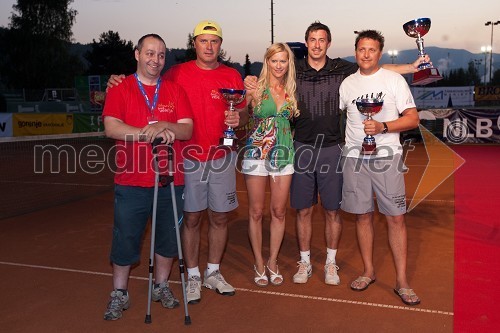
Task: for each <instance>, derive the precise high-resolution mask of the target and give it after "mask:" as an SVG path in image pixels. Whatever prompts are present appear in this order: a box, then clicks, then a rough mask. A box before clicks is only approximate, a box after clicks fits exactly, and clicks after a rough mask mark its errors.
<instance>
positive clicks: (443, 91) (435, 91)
mask: <svg viewBox="0 0 500 333" xmlns="http://www.w3.org/2000/svg"><path fill="white" fill-rule="evenodd" d="M410 89H411V93H412V95H413V99H414V100H415V104H416V105H417V108H419V109H428V108H454V107H470V106H474V105H475V104H474V86H470V87H424V86H423V87H411V88H410Z"/></svg>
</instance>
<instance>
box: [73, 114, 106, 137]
mask: <svg viewBox="0 0 500 333" xmlns="http://www.w3.org/2000/svg"><path fill="white" fill-rule="evenodd" d="M73 116H74V117H75V118H74V126H73V133H86V132H103V131H104V123H103V122H102V115H101V113H96V112H94V113H91V112H89V113H75V114H74V115H73Z"/></svg>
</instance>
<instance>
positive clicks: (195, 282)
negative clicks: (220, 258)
mask: <svg viewBox="0 0 500 333" xmlns="http://www.w3.org/2000/svg"><path fill="white" fill-rule="evenodd" d="M186 297H187V302H188V303H189V304H196V303H199V302H200V301H201V278H200V277H199V276H196V275H193V276H189V277H188V283H187V286H186Z"/></svg>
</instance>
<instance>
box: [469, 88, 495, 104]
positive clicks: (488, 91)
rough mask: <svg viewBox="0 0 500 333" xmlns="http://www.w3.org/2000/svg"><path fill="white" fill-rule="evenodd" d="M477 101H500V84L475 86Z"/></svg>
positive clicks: (475, 98)
mask: <svg viewBox="0 0 500 333" xmlns="http://www.w3.org/2000/svg"><path fill="white" fill-rule="evenodd" d="M474 100H475V101H500V86H477V87H475V88H474Z"/></svg>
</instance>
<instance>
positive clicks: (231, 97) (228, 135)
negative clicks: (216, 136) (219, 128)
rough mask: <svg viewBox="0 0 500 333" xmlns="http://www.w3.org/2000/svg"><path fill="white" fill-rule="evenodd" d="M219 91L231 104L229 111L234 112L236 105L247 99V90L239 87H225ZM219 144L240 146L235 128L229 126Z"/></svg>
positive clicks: (232, 147) (230, 146) (233, 146)
mask: <svg viewBox="0 0 500 333" xmlns="http://www.w3.org/2000/svg"><path fill="white" fill-rule="evenodd" d="M219 92H220V93H221V94H222V97H223V98H224V100H225V101H226V103H227V104H228V105H229V111H230V112H234V110H235V109H234V106H235V105H237V104H240V103H241V102H243V100H244V99H245V94H246V90H244V89H243V90H238V89H228V88H223V89H219ZM219 144H220V145H221V146H225V147H228V148H231V149H236V148H237V146H238V138H237V137H236V134H235V133H234V130H233V128H232V127H231V126H228V127H227V129H226V130H225V131H224V133H223V134H222V137H221V138H220V140H219Z"/></svg>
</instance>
